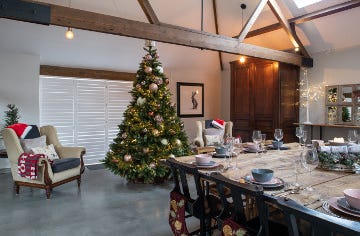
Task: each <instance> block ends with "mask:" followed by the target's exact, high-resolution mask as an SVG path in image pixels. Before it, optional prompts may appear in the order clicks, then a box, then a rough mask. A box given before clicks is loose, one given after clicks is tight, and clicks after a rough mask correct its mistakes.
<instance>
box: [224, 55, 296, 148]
mask: <svg viewBox="0 0 360 236" xmlns="http://www.w3.org/2000/svg"><path fill="white" fill-rule="evenodd" d="M230 66H231V98H230V99H231V104H230V116H231V121H232V122H233V123H234V127H233V135H234V136H237V135H240V136H241V137H242V139H243V141H251V136H252V131H253V130H261V132H262V133H266V137H267V139H274V130H275V128H281V129H282V130H283V132H284V139H283V140H284V141H285V142H295V141H297V138H296V136H295V125H294V124H293V123H295V122H299V76H300V72H299V71H300V68H299V67H298V66H295V65H291V64H286V63H280V62H275V61H269V60H264V59H257V58H248V59H247V61H246V62H245V63H240V62H239V61H233V62H231V63H230Z"/></svg>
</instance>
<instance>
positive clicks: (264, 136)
mask: <svg viewBox="0 0 360 236" xmlns="http://www.w3.org/2000/svg"><path fill="white" fill-rule="evenodd" d="M265 141H266V134H261V144H260V150H261V151H262V152H264V150H265Z"/></svg>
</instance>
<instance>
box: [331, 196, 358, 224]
mask: <svg viewBox="0 0 360 236" xmlns="http://www.w3.org/2000/svg"><path fill="white" fill-rule="evenodd" d="M339 198H341V197H332V198H330V199H329V200H328V201H327V202H328V203H329V206H330V210H331V209H335V210H336V211H338V212H341V213H343V214H345V215H348V216H352V217H355V218H357V219H360V214H357V213H353V212H351V211H349V210H345V209H344V208H342V207H340V206H339V205H338V203H337V201H338V199H339Z"/></svg>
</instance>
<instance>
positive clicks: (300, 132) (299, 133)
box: [295, 126, 304, 147]
mask: <svg viewBox="0 0 360 236" xmlns="http://www.w3.org/2000/svg"><path fill="white" fill-rule="evenodd" d="M295 134H296V137H298V139H299V145H300V147H301V138H302V137H303V136H304V130H303V128H302V127H301V126H300V127H296V132H295Z"/></svg>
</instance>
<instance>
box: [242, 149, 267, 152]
mask: <svg viewBox="0 0 360 236" xmlns="http://www.w3.org/2000/svg"><path fill="white" fill-rule="evenodd" d="M263 151H265V149H262V150H257V152H263ZM244 152H249V153H256V150H254V149H249V148H244Z"/></svg>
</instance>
